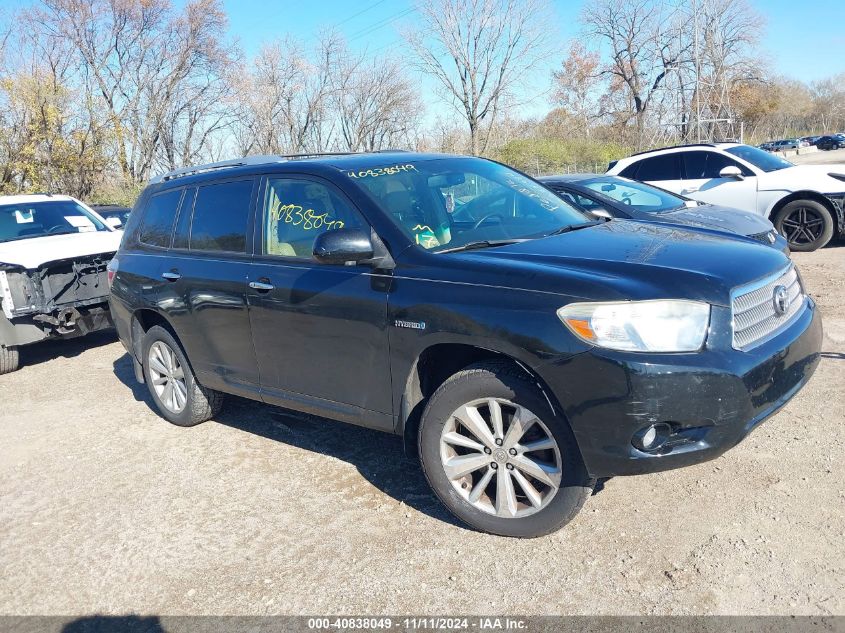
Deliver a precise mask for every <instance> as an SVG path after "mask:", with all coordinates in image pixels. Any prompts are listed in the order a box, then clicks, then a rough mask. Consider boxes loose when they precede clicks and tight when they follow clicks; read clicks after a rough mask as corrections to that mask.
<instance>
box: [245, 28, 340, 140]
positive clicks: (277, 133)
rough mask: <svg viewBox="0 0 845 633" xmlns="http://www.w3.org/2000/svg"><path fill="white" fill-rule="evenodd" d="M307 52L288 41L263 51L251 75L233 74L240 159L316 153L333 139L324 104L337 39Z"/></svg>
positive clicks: (337, 48) (337, 53)
mask: <svg viewBox="0 0 845 633" xmlns="http://www.w3.org/2000/svg"><path fill="white" fill-rule="evenodd" d="M319 42H320V43H319V45H318V47H317V50H316V51H313V52H310V53H309V52H306V51H305V50H304V48H303V46H302V45H301V44H300V43H299V42H298V41H296V40H295V39H293V38H287V39H284V40H280V41H277V42H274V43H272V44H269V45H266V46H264V47H263V48H262V49H261V50H260V52H259V53H258V55H257V56H256V58H255V59H254V60H253V62H252V64H251V68H252V69H251V70H249V69H247V68H246V67H241V68H240V70H239V72H238V75H239V76H238V78H237V79H236V81H237V82H238V85H237V89H236V93H237V99H236V107H237V109H238V116H237V124H236V126H235V137H236V143H237V146H238V148H239V149H240V151H242V152H243V153H245V154H249V153H259V154H279V153H299V152H316V151H322V150H323V149H325V148H326V147H327V146H328V145H329V143H330V139H331V137H332V134H333V128H332V120H331V116H330V112H329V102H330V99H331V97H332V94H333V91H334V90H335V80H334V75H333V73H334V71H335V69H336V67H337V64H338V60H339V57H340V54H341V49H342V42H341V40H340V38H339V36H337V35H335V34H333V33H328V34H324V36H323V37H320V38H319Z"/></svg>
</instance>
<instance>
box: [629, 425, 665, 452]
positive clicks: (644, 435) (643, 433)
mask: <svg viewBox="0 0 845 633" xmlns="http://www.w3.org/2000/svg"><path fill="white" fill-rule="evenodd" d="M671 434H672V427H670V426H669V425H668V424H664V423H663V422H658V423H657V424H650V425H649V426H644V427H643V428H641V429H640V430H639V431H637V432H636V433H634V437H633V438H632V439H631V443H632V444H633V445H634V446H635V447H636V448H638V449H640V450H641V451H654V450H657V449H658V448H660V447H661V446H663V444H664V443H665V442H666V440H668V439H669V436H670V435H671Z"/></svg>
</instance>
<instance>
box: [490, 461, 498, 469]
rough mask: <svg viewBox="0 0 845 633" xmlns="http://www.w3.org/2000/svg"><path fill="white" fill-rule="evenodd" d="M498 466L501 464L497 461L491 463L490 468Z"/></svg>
mask: <svg viewBox="0 0 845 633" xmlns="http://www.w3.org/2000/svg"><path fill="white" fill-rule="evenodd" d="M498 467H499V465H498V464H497V463H496V462H493V463H491V464H490V468H492V469H493V470H496V469H497V468H498Z"/></svg>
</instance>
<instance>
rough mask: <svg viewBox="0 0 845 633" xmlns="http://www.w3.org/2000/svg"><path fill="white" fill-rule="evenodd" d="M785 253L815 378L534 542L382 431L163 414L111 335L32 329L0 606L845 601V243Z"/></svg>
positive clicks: (18, 409) (609, 490) (593, 610)
mask: <svg viewBox="0 0 845 633" xmlns="http://www.w3.org/2000/svg"><path fill="white" fill-rule="evenodd" d="M795 260H796V261H797V262H798V264H799V265H800V267H801V270H802V273H803V275H804V278H805V280H806V283H807V285H808V286H809V289H810V291H811V293H812V294H813V295H814V296H815V297H816V299H817V300H818V302H819V305H820V306H821V310H822V312H823V314H824V319H825V329H826V336H825V340H824V358H823V359H822V361H821V365H820V367H819V369H818V371H817V373H816V375H815V377H814V378H813V380H812V381H811V382H810V384H809V385H808V386H807V387H806V388H805V389H804V390H803V391H802V392H801V393H800V394H799V395H798V396H797V397H796V398H795V399H794V400H793V401H792V402H791V403H790V404H789V405H788V406H787V407H786V408H785V409H783V410H782V411H781V412H780V413H779V414H778V415H777V416H775V417H774V418H772V419H770V420H769V421H767V422H766V423H765V424H764V425H762V426H761V427H760V428H759V429H758V430H757V431H756V432H754V433H753V434H752V435H751V436H750V437H749V438H748V439H747V440H746V441H745V442H743V443H741V444H740V445H739V446H738V447H736V448H735V449H733V450H731V451H729V452H728V453H727V454H726V455H724V456H723V457H721V458H719V459H717V460H715V461H712V462H709V463H706V464H702V465H699V466H695V467H691V468H686V469H682V470H678V471H673V472H666V473H660V474H655V475H646V476H640V477H628V478H624V477H623V478H615V479H612V480H609V481H607V482H606V483H605V485H604V487H603V489H602V490H601V491H599V492H597V494H595V495H594V496H593V497H592V498H591V499H590V501H588V503H587V505H586V507H585V509H584V511H583V512H582V513H581V514H580V515H579V516H578V517H577V518H576V519H575V520H574V521H573V522H572V523H571V524H570V525H569V526H568V527H566V528H565V529H563V530H562V531H560V532H558V533H556V534H553V535H551V536H549V537H545V538H541V539H536V540H530V541H520V540H515V539H505V538H499V537H493V536H488V535H484V534H480V533H477V532H473V531H470V530H468V529H465V528H464V527H462V526H460V525H457V524H456V523H455V522H454V521H453V520H452V519H451V518H450V517H449V516H448V515H447V514H446V513H445V511H444V510H443V509H442V508H441V507H440V505H439V504H438V503H437V501H436V500H435V499H434V498H433V497H432V495H431V494H430V493H429V491H428V489H427V487H426V484H425V481H424V479H423V477H422V475H421V474H420V471H419V469H418V467H417V465H416V464H415V463H414V462H412V461H410V460H408V459H406V458H405V457H404V456H403V453H402V447H401V443H400V441H399V439H397V438H394V437H391V436H388V435H383V434H379V433H377V432H372V431H368V430H364V429H360V428H356V427H351V426H346V425H342V424H334V423H329V422H325V421H319V420H311V421H303V420H299V419H296V418H293V417H289V416H287V415H285V413H284V412H283V411H281V410H279V409H273V408H271V407H268V406H263V405H260V404H256V403H251V402H247V401H242V400H236V401H234V402H231V403H230V406H229V407H228V408H227V409H226V410H225V411H224V412H223V413H222V414H221V415H220V416H219V418H218V419H217V420H216V421H213V422H209V423H207V424H204V425H201V426H199V427H195V428H192V429H182V428H177V427H175V426H171V425H169V424H167V423H166V422H164V421H163V420H162V419H160V418H159V417H157V416H156V414H155V413H153V412H152V411H151V409H150V404H149V400H148V398H147V396H146V394H145V391H144V389H143V388H141V387H139V386H137V385H135V384H134V381H133V379H132V369H131V365H130V362H129V358H128V356H127V355H126V354H125V353H124V350H123V348H122V347H121V346H120V344H119V343H117V342H115V339H114V338H113V335H111V334H110V333H104V334H100V335H96V336H92V337H90V338H89V339H87V340H80V341H76V342H65V343H61V344H58V343H55V344H44V345H41V346H37V347H32V348H29V349H28V350H26V353H25V354H23V355H22V356H23V358H24V359H25V362H26V365H25V366H24V367H23V368H22V369H21V370H20V371H19V372H17V373H14V374H10V375H7V376H3V377H2V378H0V402H2V404H3V406H2V412H0V569H2V573H0V614H63V615H85V614H92V613H104V614H125V613H138V614H147V615H151V614H170V615H173V614H256V615H263V614H300V613H309V614H325V613H333V614H334V613H357V614H365V613H392V614H401V613H416V614H431V613H441V614H445V613H449V614H455V613H476V614H523V615H525V614H712V613H719V614H740V613H742V614H819V615H822V614H845V587H843V584H845V548H843V547H842V543H843V537H845V521H843V513H842V509H843V507H845V483H843V480H845V477H844V475H845V466H843V455H845V424H843V423H845V313H843V309H842V306H843V305H845V244H839V245H836V246H830V247H828V248H825V249H824V250H822V251H819V252H816V253H810V254H797V255H796V256H795Z"/></svg>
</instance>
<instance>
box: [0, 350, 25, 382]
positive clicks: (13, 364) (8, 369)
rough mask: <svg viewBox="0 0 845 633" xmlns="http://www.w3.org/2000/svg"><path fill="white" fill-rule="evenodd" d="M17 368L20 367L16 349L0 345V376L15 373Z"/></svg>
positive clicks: (18, 354)
mask: <svg viewBox="0 0 845 633" xmlns="http://www.w3.org/2000/svg"><path fill="white" fill-rule="evenodd" d="M18 367H20V352H19V351H18V348H17V347H6V346H5V345H0V376H2V375H3V374H10V373H12V372H13V371H17V369H18Z"/></svg>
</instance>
